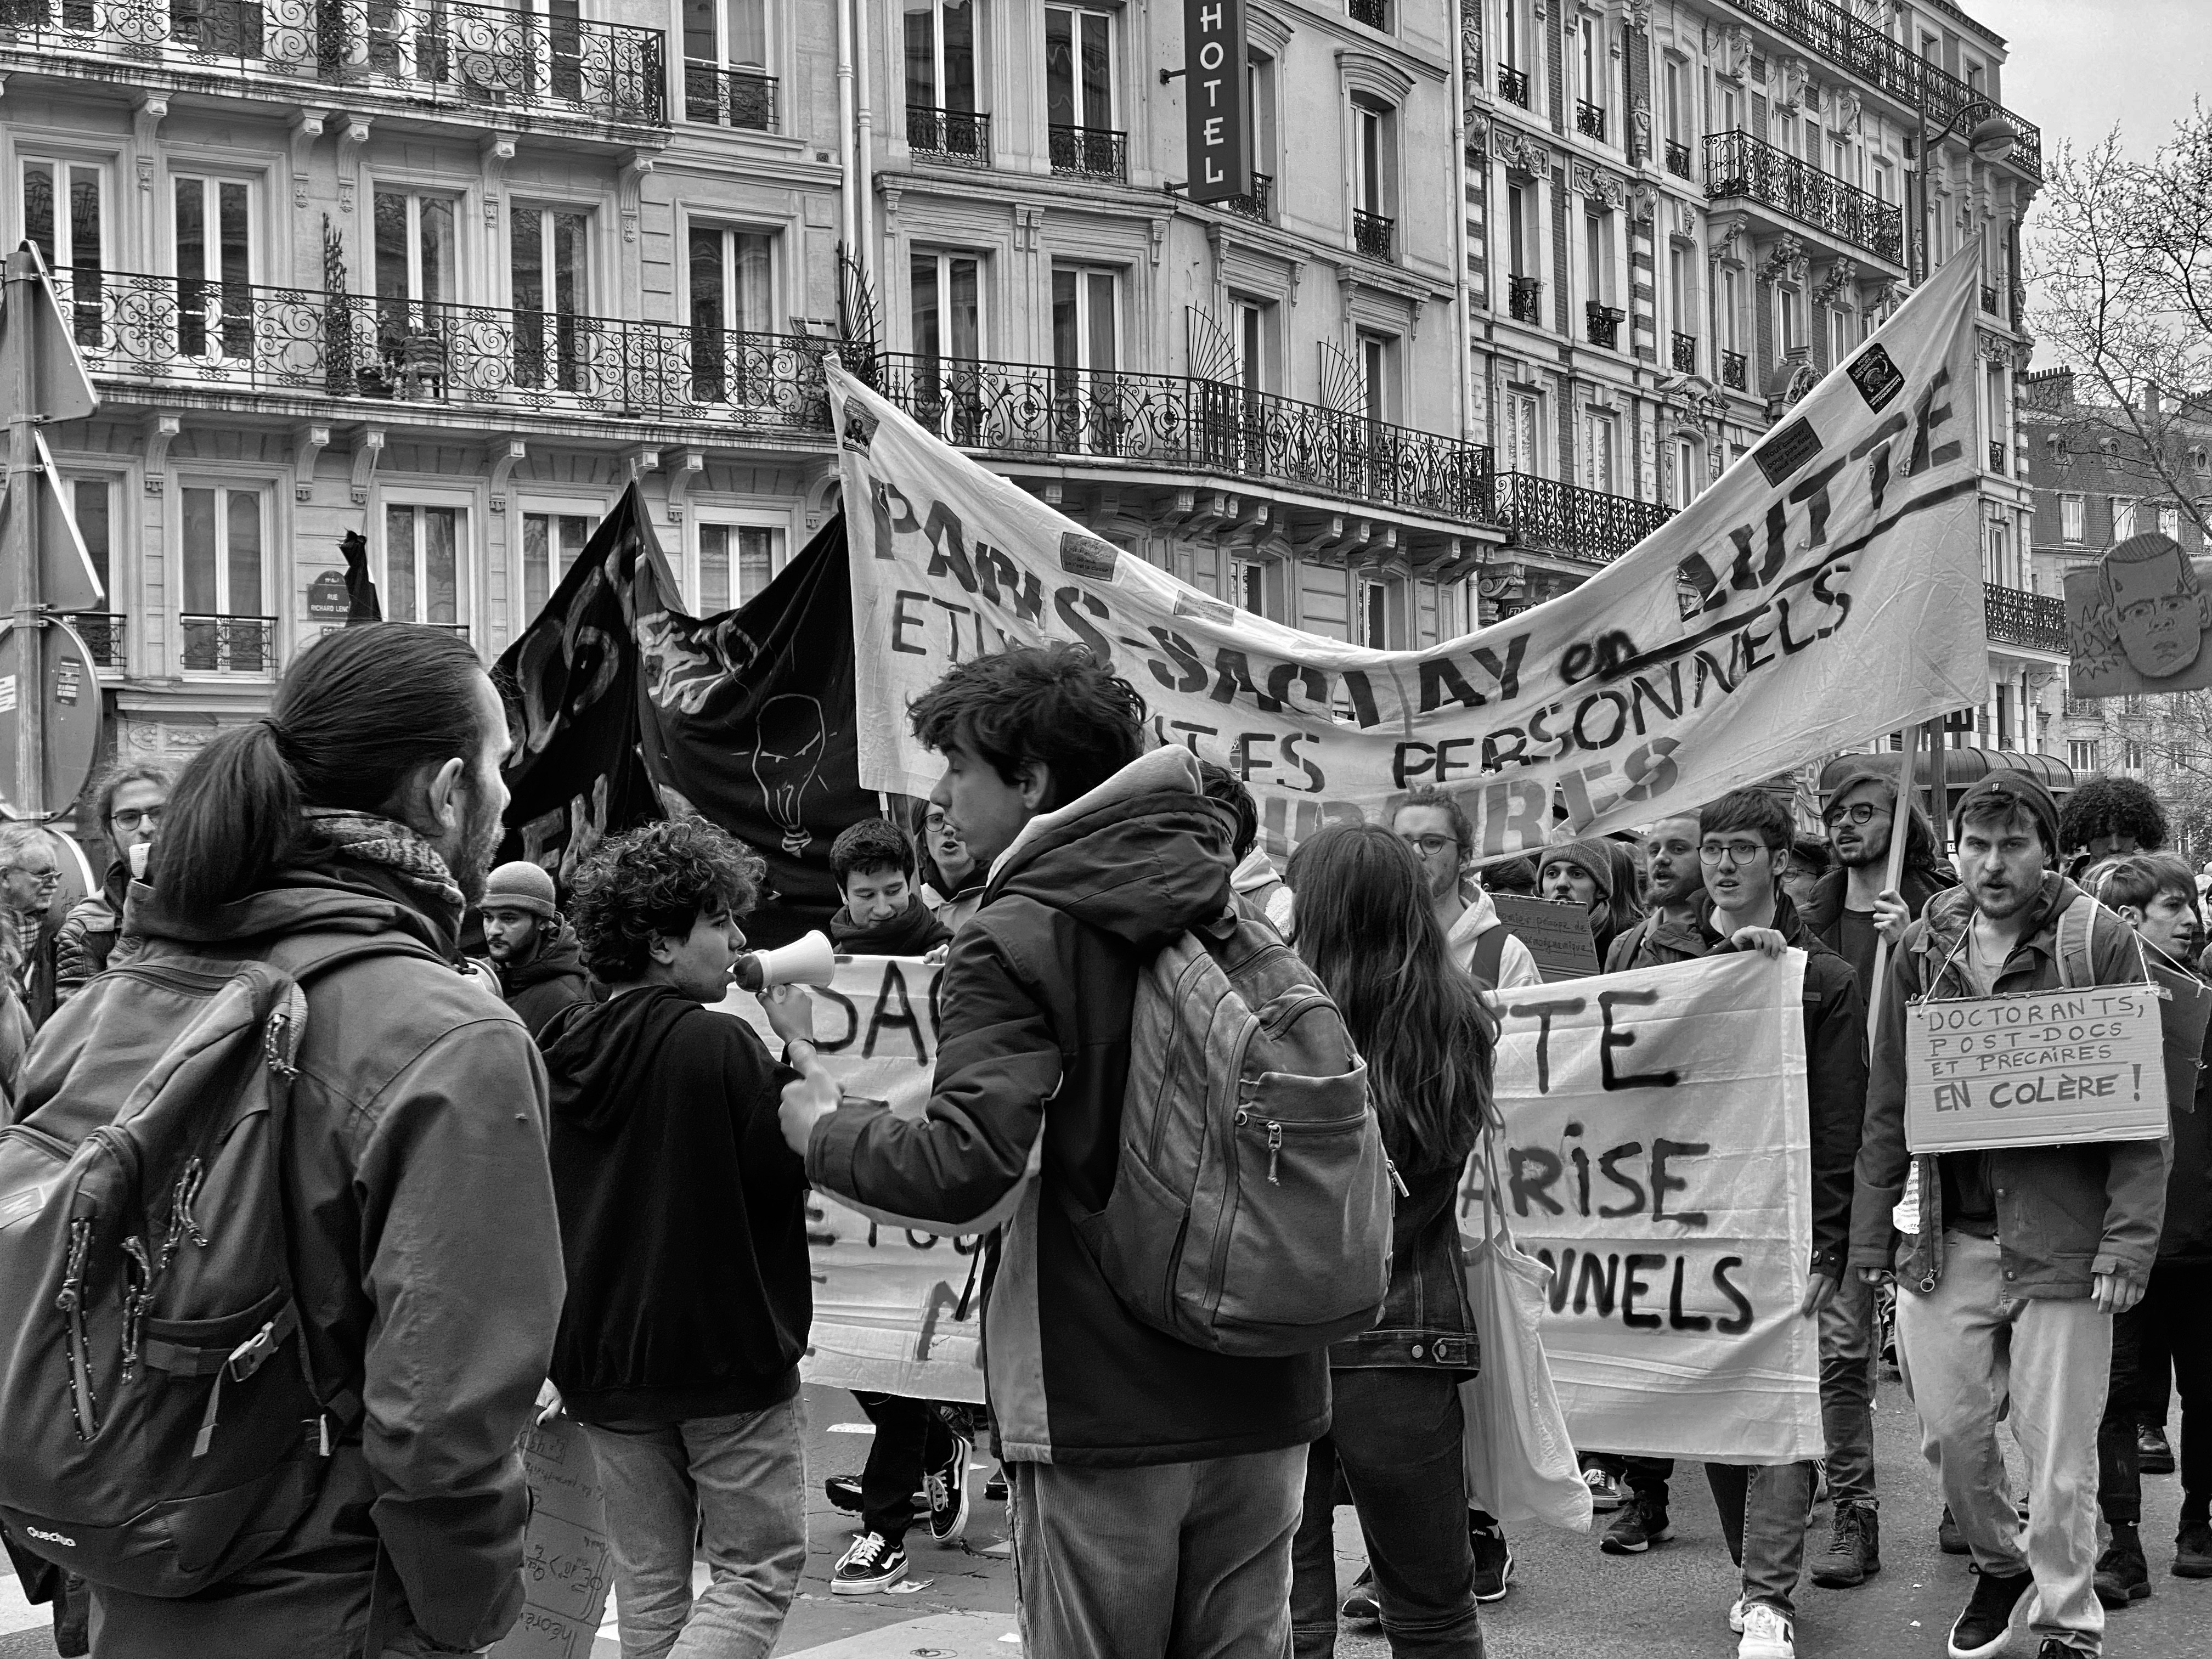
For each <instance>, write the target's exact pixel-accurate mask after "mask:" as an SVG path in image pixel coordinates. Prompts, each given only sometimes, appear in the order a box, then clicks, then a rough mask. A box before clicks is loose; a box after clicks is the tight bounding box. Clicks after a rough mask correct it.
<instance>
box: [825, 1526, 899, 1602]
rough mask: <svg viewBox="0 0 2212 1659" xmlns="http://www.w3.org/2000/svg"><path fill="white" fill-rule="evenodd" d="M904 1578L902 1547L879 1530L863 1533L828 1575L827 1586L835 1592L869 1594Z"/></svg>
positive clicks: (839, 1593) (836, 1593) (838, 1593)
mask: <svg viewBox="0 0 2212 1659" xmlns="http://www.w3.org/2000/svg"><path fill="white" fill-rule="evenodd" d="M903 1577H906V1546H905V1545H903V1544H894V1543H892V1542H891V1541H890V1539H888V1538H886V1537H884V1535H883V1534H881V1533H879V1532H864V1533H862V1534H860V1536H859V1537H858V1538H855V1539H854V1541H853V1547H852V1548H850V1549H848V1550H847V1551H846V1552H845V1553H844V1555H843V1557H842V1559H840V1560H839V1561H838V1563H837V1567H836V1571H834V1572H832V1573H831V1574H830V1575H829V1589H830V1592H831V1593H832V1594H833V1595H874V1594H875V1593H876V1592H877V1591H878V1590H882V1589H890V1587H891V1586H892V1585H893V1584H896V1583H898V1581H899V1580H900V1579H902V1578H903Z"/></svg>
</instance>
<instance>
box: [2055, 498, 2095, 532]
mask: <svg viewBox="0 0 2212 1659" xmlns="http://www.w3.org/2000/svg"><path fill="white" fill-rule="evenodd" d="M2084 506H2085V503H2084V501H2083V500H2082V498H2081V496H2079V495H2061V496H2060V497H2059V498H2058V538H2059V539H2060V540H2061V541H2067V542H2079V541H2081V539H2082V538H2084V537H2086V536H2087V533H2088V526H2087V519H2088V514H2087V513H2085V512H2084V511H2083V510H2082V509H2083V507H2084Z"/></svg>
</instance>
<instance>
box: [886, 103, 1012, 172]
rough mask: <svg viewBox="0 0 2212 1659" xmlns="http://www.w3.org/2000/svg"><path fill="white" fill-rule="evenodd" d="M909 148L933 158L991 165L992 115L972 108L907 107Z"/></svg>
mask: <svg viewBox="0 0 2212 1659" xmlns="http://www.w3.org/2000/svg"><path fill="white" fill-rule="evenodd" d="M906 142H907V148H908V149H911V150H914V151H915V153H917V154H918V155H927V156H928V157H929V158H930V159H931V160H933V161H961V162H965V163H968V164H969V165H970V166H974V167H988V166H990V165H991V118H990V117H989V116H987V115H979V114H978V113H976V112H975V111H974V110H972V109H936V108H933V107H932V106H930V105H927V104H908V106H906Z"/></svg>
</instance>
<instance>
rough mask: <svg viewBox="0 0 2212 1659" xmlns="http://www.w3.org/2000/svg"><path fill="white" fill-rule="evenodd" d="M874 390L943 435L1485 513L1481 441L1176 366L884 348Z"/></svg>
mask: <svg viewBox="0 0 2212 1659" xmlns="http://www.w3.org/2000/svg"><path fill="white" fill-rule="evenodd" d="M881 362H882V364H883V376H884V386H883V391H884V396H885V397H887V398H890V400H891V401H892V402H893V403H895V404H898V405H899V406H900V407H901V408H902V409H903V410H906V411H907V412H908V414H909V415H911V416H914V417H915V419H916V420H917V421H919V422H921V423H922V424H923V425H924V426H926V427H927V428H929V429H930V430H931V431H933V432H935V433H936V434H938V435H939V436H940V437H942V438H944V439H945V441H947V442H950V443H954V444H958V445H960V446H961V447H963V448H968V449H978V450H984V451H987V452H991V453H999V454H1018V455H1051V456H1075V457H1088V458H1095V459H1099V460H1103V461H1110V462H1113V463H1115V465H1118V466H1122V467H1127V466H1130V465H1136V466H1140V467H1144V466H1149V467H1158V468H1162V469H1165V470H1169V471H1177V472H1194V473H1212V474H1225V475H1227V476H1229V477H1243V478H1252V479H1255V480H1259V481H1261V482H1265V483H1277V484H1281V485H1284V486H1285V487H1288V488H1290V489H1304V490H1311V491H1313V492H1314V493H1316V494H1317V495H1328V496H1334V497H1336V498H1338V499H1340V500H1344V501H1360V502H1369V503H1372V504H1374V505H1376V506H1383V507H1401V508H1404V509H1407V510H1408V511H1411V512H1416V513H1430V514H1433V515H1435V516H1437V517H1439V518H1448V519H1455V520H1473V519H1477V518H1480V517H1481V516H1483V512H1482V509H1483V507H1485V505H1486V502H1487V501H1488V498H1489V487H1490V477H1491V471H1492V460H1491V453H1490V451H1489V450H1488V449H1487V448H1486V447H1483V446H1481V445H1479V444H1468V443H1462V442H1461V441H1459V440H1458V439H1456V438H1448V437H1443V436H1439V435H1437V434H1435V433H1430V432H1416V431H1413V430H1412V429H1410V428H1406V427H1401V426H1393V425H1391V424H1390V423H1389V422H1385V421H1373V420H1369V419H1367V418H1366V417H1364V416H1360V415H1358V414H1354V413H1351V412H1348V411H1346V410H1336V409H1325V408H1323V407H1322V406H1321V405H1320V404H1306V403H1299V402H1297V400H1296V399H1294V398H1283V397H1278V396H1276V395H1275V394H1273V392H1253V391H1249V390H1247V389H1246V388H1244V387H1243V386H1233V385H1230V384H1228V383H1226V382H1224V381H1219V380H1196V379H1193V378H1191V377H1189V376H1187V375H1180V374H1121V373H1119V372H1110V373H1109V372H1106V371H1086V370H1081V369H1073V368H1051V367H1048V366H1045V365H1042V364H1033V363H994V362H974V361H968V360H956V359H950V358H937V357H925V356H917V355H915V354H914V353H911V352H890V353H886V354H885V355H884V357H883V358H882V360H881Z"/></svg>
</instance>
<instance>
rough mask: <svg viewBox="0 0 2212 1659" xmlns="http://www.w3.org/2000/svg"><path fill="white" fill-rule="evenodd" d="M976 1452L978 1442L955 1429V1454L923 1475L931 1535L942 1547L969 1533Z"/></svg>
mask: <svg viewBox="0 0 2212 1659" xmlns="http://www.w3.org/2000/svg"><path fill="white" fill-rule="evenodd" d="M974 1450H975V1443H974V1442H972V1441H971V1440H969V1438H968V1437H967V1436H966V1435H964V1434H963V1433H961V1432H960V1431H958V1430H957V1429H955V1430H954V1431H952V1455H951V1456H949V1457H947V1458H946V1459H945V1462H942V1463H940V1464H939V1465H938V1466H937V1467H936V1468H928V1469H924V1470H923V1471H922V1472H921V1490H922V1493H923V1495H924V1496H925V1497H927V1498H928V1500H929V1535H930V1537H932V1538H933V1539H934V1540H935V1541H937V1542H939V1543H940V1544H950V1543H951V1542H952V1541H954V1540H956V1539H957V1538H958V1537H959V1536H960V1534H962V1533H963V1532H965V1531H967V1530H968V1457H969V1453H971V1452H973V1451H974Z"/></svg>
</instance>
